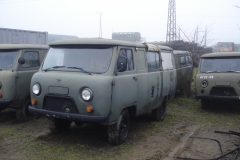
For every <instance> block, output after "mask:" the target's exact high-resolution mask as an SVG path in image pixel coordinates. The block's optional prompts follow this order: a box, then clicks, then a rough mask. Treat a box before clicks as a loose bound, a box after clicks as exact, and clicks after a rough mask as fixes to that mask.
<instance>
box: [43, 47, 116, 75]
mask: <svg viewBox="0 0 240 160" xmlns="http://www.w3.org/2000/svg"><path fill="white" fill-rule="evenodd" d="M112 52H113V49H112V48H50V49H49V51H48V53H47V56H46V58H45V61H44V64H43V67H42V70H45V71H46V70H76V71H80V72H87V73H104V72H106V71H107V70H108V68H109V65H110V61H111V58H112Z"/></svg>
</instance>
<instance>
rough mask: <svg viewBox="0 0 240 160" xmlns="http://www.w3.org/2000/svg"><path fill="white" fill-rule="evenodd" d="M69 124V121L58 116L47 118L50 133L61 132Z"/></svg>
mask: <svg viewBox="0 0 240 160" xmlns="http://www.w3.org/2000/svg"><path fill="white" fill-rule="evenodd" d="M70 126H71V121H69V120H65V119H58V118H48V127H49V129H50V131H51V132H52V133H62V132H65V131H67V130H68V129H69V128H70Z"/></svg>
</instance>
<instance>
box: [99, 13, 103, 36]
mask: <svg viewBox="0 0 240 160" xmlns="http://www.w3.org/2000/svg"><path fill="white" fill-rule="evenodd" d="M98 14H99V16H100V22H99V38H102V14H103V13H102V12H98Z"/></svg>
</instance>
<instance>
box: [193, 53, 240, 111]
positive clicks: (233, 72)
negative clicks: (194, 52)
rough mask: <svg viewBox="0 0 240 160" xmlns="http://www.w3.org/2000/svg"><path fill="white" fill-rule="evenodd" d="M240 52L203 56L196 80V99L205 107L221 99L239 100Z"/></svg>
mask: <svg viewBox="0 0 240 160" xmlns="http://www.w3.org/2000/svg"><path fill="white" fill-rule="evenodd" d="M239 88H240V52H218V53H209V54H204V55H202V56H201V59H200V63H199V67H198V73H197V75H196V80H195V89H196V92H195V93H196V95H195V98H196V99H200V100H201V105H202V108H203V109H206V108H208V107H209V106H210V105H211V104H213V103H215V102H219V101H220V103H221V100H228V101H229V102H239V99H240V89H239Z"/></svg>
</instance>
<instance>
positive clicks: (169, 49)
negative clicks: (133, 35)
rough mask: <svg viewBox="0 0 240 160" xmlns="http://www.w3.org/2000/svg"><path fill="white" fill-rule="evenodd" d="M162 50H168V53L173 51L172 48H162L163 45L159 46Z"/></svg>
mask: <svg viewBox="0 0 240 160" xmlns="http://www.w3.org/2000/svg"><path fill="white" fill-rule="evenodd" d="M157 46H158V47H159V48H160V49H161V50H167V51H173V49H172V48H171V47H168V46H162V45H157Z"/></svg>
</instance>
